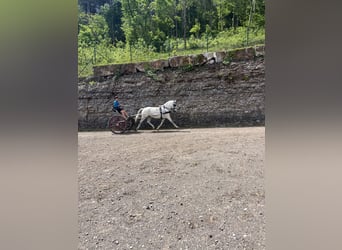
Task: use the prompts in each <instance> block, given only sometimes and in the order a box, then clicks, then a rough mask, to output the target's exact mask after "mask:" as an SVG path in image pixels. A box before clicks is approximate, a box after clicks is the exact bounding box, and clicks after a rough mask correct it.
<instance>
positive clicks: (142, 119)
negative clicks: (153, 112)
mask: <svg viewBox="0 0 342 250" xmlns="http://www.w3.org/2000/svg"><path fill="white" fill-rule="evenodd" d="M145 119H146V117H141V120H140V122H139V125H138V126H137V128H136V129H135V131H138V129H139V128H140V125H141V124H142V122H143V121H144V120H145Z"/></svg>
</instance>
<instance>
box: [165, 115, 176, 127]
mask: <svg viewBox="0 0 342 250" xmlns="http://www.w3.org/2000/svg"><path fill="white" fill-rule="evenodd" d="M166 119H168V120H169V121H170V122H171V123H172V125H173V126H174V127H175V128H179V127H178V126H177V125H176V123H174V122H173V121H172V119H171V116H167V117H166Z"/></svg>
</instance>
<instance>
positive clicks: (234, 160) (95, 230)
mask: <svg viewBox="0 0 342 250" xmlns="http://www.w3.org/2000/svg"><path fill="white" fill-rule="evenodd" d="M264 133H265V129H264V127H251V128H210V129H184V130H182V129H180V130H161V131H159V132H153V131H140V132H138V133H134V132H133V133H129V134H124V135H112V134H111V132H81V133H79V135H78V138H79V142H78V143H79V156H78V158H79V168H78V174H79V246H78V248H79V249H265V214H264V212H265V207H264V205H265V191H264V151H265V143H264V141H265V136H264Z"/></svg>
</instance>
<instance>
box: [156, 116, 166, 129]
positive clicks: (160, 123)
mask: <svg viewBox="0 0 342 250" xmlns="http://www.w3.org/2000/svg"><path fill="white" fill-rule="evenodd" d="M164 121H165V118H163V119H162V121H161V123H160V124H159V126H158V127H157V130H159V128H160V127H161V126H162V125H163V123H164Z"/></svg>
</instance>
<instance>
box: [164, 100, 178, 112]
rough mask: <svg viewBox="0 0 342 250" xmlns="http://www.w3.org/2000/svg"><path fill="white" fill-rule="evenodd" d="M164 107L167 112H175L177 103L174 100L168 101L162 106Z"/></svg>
mask: <svg viewBox="0 0 342 250" xmlns="http://www.w3.org/2000/svg"><path fill="white" fill-rule="evenodd" d="M164 106H165V108H167V109H168V110H170V111H173V112H176V106H177V101H176V100H171V101H168V102H167V103H165V104H164Z"/></svg>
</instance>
